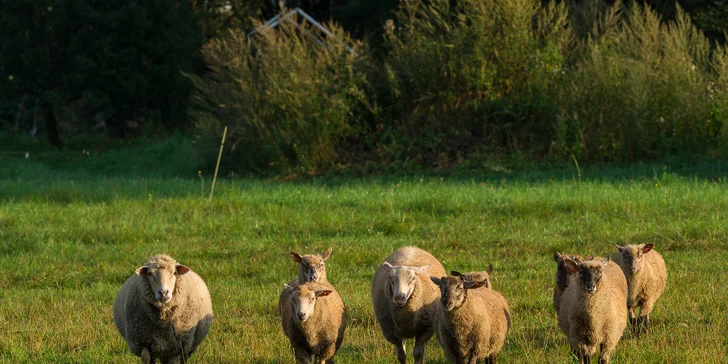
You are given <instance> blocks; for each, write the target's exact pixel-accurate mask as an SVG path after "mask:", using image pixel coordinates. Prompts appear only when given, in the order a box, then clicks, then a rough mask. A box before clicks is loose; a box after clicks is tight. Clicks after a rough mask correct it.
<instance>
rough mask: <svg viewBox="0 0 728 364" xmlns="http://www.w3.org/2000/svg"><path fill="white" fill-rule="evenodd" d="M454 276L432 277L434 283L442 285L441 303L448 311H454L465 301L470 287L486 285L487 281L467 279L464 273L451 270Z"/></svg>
mask: <svg viewBox="0 0 728 364" xmlns="http://www.w3.org/2000/svg"><path fill="white" fill-rule="evenodd" d="M450 274H452V275H453V276H452V277H442V278H437V277H430V280H432V283H435V284H436V285H438V286H439V287H440V303H441V304H442V308H444V309H445V310H446V311H452V310H454V309H456V308H458V307H460V306H462V305H463V303H465V300H466V299H467V297H468V293H467V292H468V290H469V289H476V288H480V287H483V286H485V285H486V283H487V282H486V281H466V280H464V279H463V277H462V274H460V273H459V272H456V271H452V272H450Z"/></svg>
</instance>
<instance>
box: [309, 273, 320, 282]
mask: <svg viewBox="0 0 728 364" xmlns="http://www.w3.org/2000/svg"><path fill="white" fill-rule="evenodd" d="M318 279H319V275H318V274H316V273H314V274H311V280H312V281H317V280H318Z"/></svg>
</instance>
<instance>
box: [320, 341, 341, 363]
mask: <svg viewBox="0 0 728 364" xmlns="http://www.w3.org/2000/svg"><path fill="white" fill-rule="evenodd" d="M334 354H336V345H335V344H331V345H329V346H327V347H326V348H324V350H322V351H321V353H320V354H318V355H316V363H317V364H326V363H328V364H333V363H334Z"/></svg>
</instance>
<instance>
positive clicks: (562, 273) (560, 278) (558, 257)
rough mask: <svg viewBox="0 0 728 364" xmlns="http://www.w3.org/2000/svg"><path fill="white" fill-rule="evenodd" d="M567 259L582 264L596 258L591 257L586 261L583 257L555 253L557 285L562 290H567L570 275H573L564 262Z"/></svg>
mask: <svg viewBox="0 0 728 364" xmlns="http://www.w3.org/2000/svg"><path fill="white" fill-rule="evenodd" d="M565 259H570V260H573V261H575V262H576V263H581V262H583V261H585V260H592V259H594V257H593V256H590V257H587V258H586V259H584V258H582V257H581V255H567V254H561V253H559V252H555V253H554V261H555V262H556V285H557V286H558V287H559V288H561V289H562V290H564V289H566V287H567V286H568V285H569V275H570V274H571V271H570V270H569V268H567V267H566V263H565V262H564V260H565Z"/></svg>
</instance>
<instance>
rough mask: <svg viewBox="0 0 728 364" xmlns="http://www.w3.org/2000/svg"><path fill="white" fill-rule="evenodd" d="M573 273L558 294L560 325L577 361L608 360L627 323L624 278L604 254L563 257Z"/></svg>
mask: <svg viewBox="0 0 728 364" xmlns="http://www.w3.org/2000/svg"><path fill="white" fill-rule="evenodd" d="M564 262H565V264H566V267H567V268H568V269H569V270H571V272H572V273H573V274H572V275H571V277H570V278H569V285H568V287H567V288H566V291H564V294H563V295H562V297H561V306H560V307H559V316H558V318H559V328H560V329H561V331H562V332H563V333H564V334H565V335H566V337H567V338H568V339H569V343H570V344H571V349H572V351H573V353H574V354H575V355H576V356H577V357H578V358H579V363H590V362H591V358H592V356H594V355H595V354H596V352H597V350H599V351H600V355H599V363H600V364H601V363H605V364H606V363H609V360H610V358H611V356H612V353H613V352H614V349H615V348H616V346H617V343H618V342H619V339H620V338H621V337H622V333H623V332H624V328H625V326H627V279H626V278H625V277H624V274H623V273H622V270H621V269H620V268H619V266H618V265H617V264H616V263H614V262H612V261H611V260H610V258H609V256H607V257H606V258H605V259H604V260H601V261H599V260H587V261H583V262H580V263H577V262H576V261H574V260H571V259H568V258H565V259H564Z"/></svg>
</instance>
